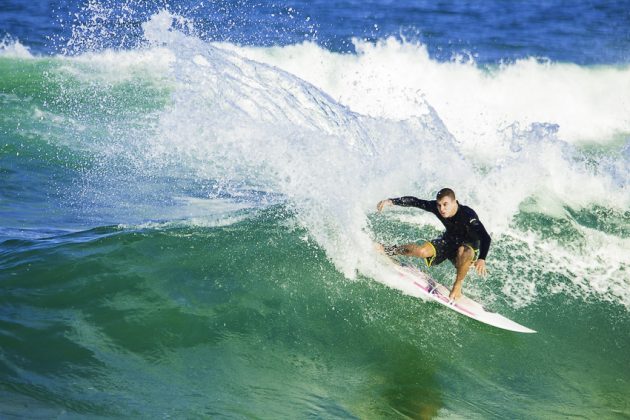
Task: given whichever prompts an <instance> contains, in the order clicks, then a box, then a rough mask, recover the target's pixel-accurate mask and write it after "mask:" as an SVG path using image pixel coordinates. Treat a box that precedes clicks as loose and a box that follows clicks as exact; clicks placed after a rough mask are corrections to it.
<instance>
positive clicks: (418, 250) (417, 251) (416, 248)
mask: <svg viewBox="0 0 630 420" xmlns="http://www.w3.org/2000/svg"><path fill="white" fill-rule="evenodd" d="M385 253H386V254H387V255H404V256H406V257H418V258H431V257H433V256H435V248H434V247H433V245H431V243H430V242H425V243H424V244H422V245H418V244H406V245H393V246H386V247H385Z"/></svg>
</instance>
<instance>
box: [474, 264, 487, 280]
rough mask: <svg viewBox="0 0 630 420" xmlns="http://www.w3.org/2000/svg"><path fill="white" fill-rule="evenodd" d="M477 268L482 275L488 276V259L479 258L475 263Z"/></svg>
mask: <svg viewBox="0 0 630 420" xmlns="http://www.w3.org/2000/svg"><path fill="white" fill-rule="evenodd" d="M475 268H476V269H477V274H479V275H480V276H484V277H485V276H486V275H487V274H488V272H487V271H486V260H477V262H476V263H475Z"/></svg>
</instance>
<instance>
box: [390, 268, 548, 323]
mask: <svg viewBox="0 0 630 420" xmlns="http://www.w3.org/2000/svg"><path fill="white" fill-rule="evenodd" d="M392 261H394V268H395V269H396V271H397V272H398V273H399V274H400V276H401V277H402V278H404V279H405V280H406V281H409V282H411V284H412V285H413V286H415V288H416V289H417V291H418V292H419V294H420V295H422V296H425V297H427V298H429V299H430V300H433V301H435V302H437V303H439V304H441V305H444V306H446V307H447V308H449V309H451V310H453V311H455V312H458V313H460V314H462V315H464V316H467V317H469V318H472V319H474V320H477V321H479V322H483V323H484V324H488V325H491V326H493V327H496V328H501V329H504V330H508V331H514V332H520V333H535V332H536V331H534V330H532V329H530V328H527V327H525V326H523V325H521V324H518V323H516V322H514V321H512V320H511V319H508V318H506V317H504V316H503V315H500V314H498V313H496V312H489V311H486V310H485V308H484V307H483V305H481V304H480V303H478V302H475V301H474V300H472V299H470V298H469V297H466V296H462V297H461V298H459V299H458V300H457V301H451V300H450V299H449V294H450V290H449V289H448V288H447V287H445V286H444V285H442V284H440V283H438V282H437V281H436V280H435V279H433V278H432V277H431V276H429V275H428V274H426V273H425V272H423V271H421V270H420V269H419V268H417V267H415V266H411V265H407V264H404V263H400V262H399V261H396V260H392Z"/></svg>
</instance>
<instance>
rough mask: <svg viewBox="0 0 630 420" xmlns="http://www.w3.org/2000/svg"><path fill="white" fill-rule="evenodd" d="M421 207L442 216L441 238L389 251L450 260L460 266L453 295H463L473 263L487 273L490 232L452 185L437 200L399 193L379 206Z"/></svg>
mask: <svg viewBox="0 0 630 420" xmlns="http://www.w3.org/2000/svg"><path fill="white" fill-rule="evenodd" d="M392 205H396V206H403V207H418V208H420V209H422V210H425V211H428V212H430V213H433V214H435V215H436V216H437V218H438V219H440V222H442V224H443V225H444V227H445V228H446V231H445V232H444V233H443V234H442V236H441V237H440V238H437V239H433V240H431V241H428V242H425V243H424V244H422V245H417V244H406V245H393V246H385V247H383V250H384V251H385V253H386V254H387V255H405V256H411V257H419V258H424V260H425V261H426V263H427V266H429V267H431V266H432V265H438V264H440V263H442V262H443V261H444V260H446V259H448V260H450V261H451V262H452V263H453V264H454V265H455V268H456V270H457V274H456V276H455V283H454V284H453V288H452V289H451V293H450V296H449V297H450V298H451V299H453V300H457V299H459V298H460V297H461V296H462V282H463V281H464V277H466V274H467V273H468V269H469V268H470V266H471V264H474V265H475V268H476V269H477V272H478V273H479V274H480V275H482V276H485V275H486V256H487V255H488V250H489V249H490V242H491V240H490V235H488V232H487V231H486V228H485V227H484V226H483V224H482V223H481V222H480V221H479V217H478V216H477V213H475V211H474V210H473V209H471V208H470V207H467V206H464V205H462V204H459V202H458V201H457V200H456V199H455V193H454V192H453V190H451V189H450V188H443V189H441V190H440V191H439V192H438V193H437V196H436V199H435V200H431V201H428V200H421V199H419V198H416V197H400V198H390V199H387V200H382V201H380V202H379V203H378V205H377V206H376V209H377V210H378V211H382V210H383V209H384V208H385V207H387V206H392Z"/></svg>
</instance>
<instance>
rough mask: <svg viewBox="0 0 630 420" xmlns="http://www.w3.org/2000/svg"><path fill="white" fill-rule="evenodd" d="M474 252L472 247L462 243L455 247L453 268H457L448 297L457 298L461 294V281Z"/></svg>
mask: <svg viewBox="0 0 630 420" xmlns="http://www.w3.org/2000/svg"><path fill="white" fill-rule="evenodd" d="M474 256H475V253H474V251H473V249H472V248H471V247H469V246H465V245H462V246H460V247H459V248H457V256H456V257H455V268H456V269H457V274H456V275H455V283H454V284H453V288H452V289H451V294H450V296H449V297H450V298H451V299H459V298H460V297H461V296H462V283H463V282H464V277H466V274H467V273H468V269H469V268H470V264H471V263H472V261H473V258H474Z"/></svg>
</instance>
